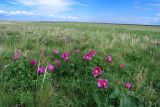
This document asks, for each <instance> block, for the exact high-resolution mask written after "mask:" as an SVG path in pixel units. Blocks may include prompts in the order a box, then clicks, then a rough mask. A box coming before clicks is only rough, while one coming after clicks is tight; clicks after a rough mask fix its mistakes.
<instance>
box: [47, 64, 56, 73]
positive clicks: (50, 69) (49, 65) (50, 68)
mask: <svg viewBox="0 0 160 107" xmlns="http://www.w3.org/2000/svg"><path fill="white" fill-rule="evenodd" d="M48 69H49V71H51V72H54V70H55V68H54V66H53V65H52V64H48Z"/></svg>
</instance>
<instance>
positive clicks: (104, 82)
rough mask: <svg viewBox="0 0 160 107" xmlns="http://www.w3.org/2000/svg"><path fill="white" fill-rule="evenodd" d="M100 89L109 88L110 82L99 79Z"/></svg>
mask: <svg viewBox="0 0 160 107" xmlns="http://www.w3.org/2000/svg"><path fill="white" fill-rule="evenodd" d="M98 88H108V80H106V79H98Z"/></svg>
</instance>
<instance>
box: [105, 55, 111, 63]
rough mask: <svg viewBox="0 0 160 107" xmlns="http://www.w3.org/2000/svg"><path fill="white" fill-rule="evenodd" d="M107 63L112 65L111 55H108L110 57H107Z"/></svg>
mask: <svg viewBox="0 0 160 107" xmlns="http://www.w3.org/2000/svg"><path fill="white" fill-rule="evenodd" d="M106 61H107V62H108V63H112V56H111V55H108V56H107V57H106Z"/></svg>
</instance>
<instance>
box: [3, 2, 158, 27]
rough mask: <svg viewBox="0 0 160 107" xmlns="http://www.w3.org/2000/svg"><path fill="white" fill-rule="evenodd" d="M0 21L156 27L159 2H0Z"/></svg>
mask: <svg viewBox="0 0 160 107" xmlns="http://www.w3.org/2000/svg"><path fill="white" fill-rule="evenodd" d="M0 20H33V21H81V22H104V23H130V24H154V25H160V0H0Z"/></svg>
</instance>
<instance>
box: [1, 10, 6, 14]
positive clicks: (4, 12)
mask: <svg viewBox="0 0 160 107" xmlns="http://www.w3.org/2000/svg"><path fill="white" fill-rule="evenodd" d="M6 13H8V12H7V11H4V10H0V14H6Z"/></svg>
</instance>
